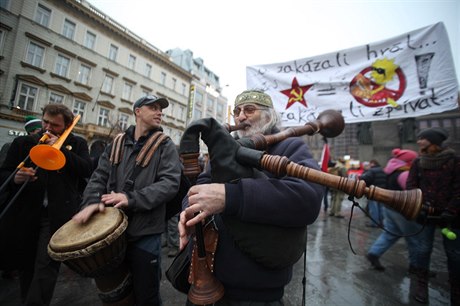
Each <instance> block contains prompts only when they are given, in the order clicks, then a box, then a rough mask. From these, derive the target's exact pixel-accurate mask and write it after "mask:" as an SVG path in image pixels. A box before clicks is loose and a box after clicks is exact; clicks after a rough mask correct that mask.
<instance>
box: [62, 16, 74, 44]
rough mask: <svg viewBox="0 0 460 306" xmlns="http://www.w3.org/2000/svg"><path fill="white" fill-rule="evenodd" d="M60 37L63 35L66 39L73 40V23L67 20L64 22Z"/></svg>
mask: <svg viewBox="0 0 460 306" xmlns="http://www.w3.org/2000/svg"><path fill="white" fill-rule="evenodd" d="M62 35H64V36H65V37H67V38H68V39H72V40H73V36H74V35H75V23H73V22H72V21H70V20H69V19H66V20H64V27H63V28H62Z"/></svg>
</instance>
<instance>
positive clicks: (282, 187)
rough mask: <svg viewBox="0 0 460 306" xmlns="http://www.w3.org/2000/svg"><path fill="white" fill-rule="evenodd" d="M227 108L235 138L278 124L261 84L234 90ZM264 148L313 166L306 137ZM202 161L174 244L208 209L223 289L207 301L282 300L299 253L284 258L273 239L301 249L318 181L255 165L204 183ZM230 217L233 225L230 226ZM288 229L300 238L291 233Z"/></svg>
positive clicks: (319, 194)
mask: <svg viewBox="0 0 460 306" xmlns="http://www.w3.org/2000/svg"><path fill="white" fill-rule="evenodd" d="M233 116H234V118H235V123H236V124H240V123H243V122H245V123H248V126H247V127H246V128H245V129H244V130H240V131H238V132H237V138H240V139H241V140H244V138H247V137H251V136H253V135H255V134H257V133H261V134H264V135H270V134H275V133H277V132H279V124H280V118H279V116H278V114H277V113H276V112H275V110H274V108H273V103H272V100H271V98H270V96H268V95H267V94H265V93H264V92H261V91H258V90H249V91H244V92H242V93H241V94H240V95H238V96H237V98H236V100H235V109H234V111H233ZM210 133H212V131H210ZM208 148H209V145H208ZM219 148H220V149H221V151H224V150H225V144H219ZM210 152H211V149H210ZM267 152H268V154H271V155H280V156H286V157H287V158H289V160H291V161H294V162H296V163H299V164H301V165H304V166H308V167H310V168H314V169H318V168H319V167H318V163H317V161H315V160H314V159H313V158H312V155H311V154H310V152H309V149H308V147H307V145H306V144H305V143H304V142H303V141H302V139H301V138H298V137H291V138H287V139H285V140H282V141H281V142H279V143H276V144H274V145H272V146H270V147H269V148H268V149H267ZM223 153H224V154H225V152H223ZM211 158H215V156H211ZM222 159H225V158H222ZM208 165H209V164H208ZM211 166H212V162H211ZM210 168H211V167H207V170H206V171H205V172H203V173H202V174H201V175H200V176H199V177H198V180H197V185H195V186H193V187H191V188H190V190H189V194H188V198H187V200H188V203H187V206H188V207H186V208H185V210H184V211H182V213H181V215H180V222H179V233H180V247H181V249H182V248H184V247H185V245H186V244H187V243H188V240H189V237H190V234H192V233H193V231H194V226H195V224H197V223H198V222H202V221H203V220H205V219H206V218H208V217H211V216H214V221H215V223H216V228H217V230H218V234H219V238H218V244H217V249H216V251H215V257H214V274H215V276H216V278H217V279H218V280H219V281H220V282H221V283H222V284H223V287H224V289H225V295H224V297H223V298H222V299H221V300H219V301H218V302H216V303H215V304H214V305H283V302H282V298H283V293H284V287H285V286H286V285H287V284H288V283H289V282H290V280H291V277H292V267H293V264H294V263H295V262H296V261H297V260H298V259H299V257H297V256H295V257H292V258H290V259H289V260H286V257H287V252H286V251H287V250H286V248H284V247H281V246H279V247H277V243H278V242H281V243H284V241H290V243H289V247H291V248H292V247H294V248H297V247H300V250H299V251H300V252H296V253H297V254H299V253H300V255H301V254H302V253H303V250H305V243H306V226H307V225H309V224H311V223H313V222H314V221H315V220H316V218H317V216H318V213H319V211H320V207H321V201H322V198H323V193H324V188H323V187H322V186H320V185H317V184H314V183H309V182H306V181H304V180H302V179H298V178H293V177H288V176H283V177H279V176H276V175H274V174H271V173H269V172H268V171H263V173H259V174H258V175H257V177H250V178H240V179H237V180H231V181H230V182H229V183H212V184H211V182H212V178H213V176H214V175H216V173H214V172H213V171H212V170H214V171H216V169H212V170H211V169H210ZM219 174H220V175H222V174H223V173H219ZM227 221H231V222H229V223H226V222H227ZM240 221H241V222H240ZM230 223H231V224H237V225H236V227H240V228H235V227H234V228H230V227H229V225H231V224H230ZM248 224H249V225H251V226H253V230H251V231H241V230H240V229H241V227H245V226H246V225H248ZM232 230H236V231H237V232H243V234H242V235H243V236H246V237H248V236H252V237H254V239H253V240H252V242H251V243H250V244H249V246H248V245H246V246H245V247H242V244H240V241H241V242H242V243H243V242H244V241H245V237H239V238H237V237H236V236H235V235H233V232H232ZM268 231H270V233H268ZM278 233H286V235H285V236H284V235H283V238H282V239H274V238H273V237H274V236H275V235H278ZM289 233H292V235H291V234H289ZM294 233H295V236H296V237H300V239H297V238H296V239H292V238H293V237H294ZM271 234H274V235H271ZM267 240H283V241H270V243H269V244H270V245H269V248H268V249H267V248H266V246H267V243H266V242H267ZM188 304H191V303H190V302H188Z"/></svg>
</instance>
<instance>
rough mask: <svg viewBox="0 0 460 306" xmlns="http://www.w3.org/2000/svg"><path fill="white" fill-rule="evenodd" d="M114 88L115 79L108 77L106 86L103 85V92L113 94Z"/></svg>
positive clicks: (106, 77) (105, 80) (105, 81)
mask: <svg viewBox="0 0 460 306" xmlns="http://www.w3.org/2000/svg"><path fill="white" fill-rule="evenodd" d="M112 87H113V77H112V76H110V75H108V74H107V75H106V76H105V79H104V84H102V91H103V92H106V93H109V94H111V93H112Z"/></svg>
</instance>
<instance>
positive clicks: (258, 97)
mask: <svg viewBox="0 0 460 306" xmlns="http://www.w3.org/2000/svg"><path fill="white" fill-rule="evenodd" d="M245 103H254V104H257V105H262V106H266V107H269V108H273V102H272V98H270V96H269V95H267V94H266V93H264V92H263V91H260V90H245V91H243V92H242V93H240V94H239V95H238V96H236V99H235V106H239V105H241V104H245Z"/></svg>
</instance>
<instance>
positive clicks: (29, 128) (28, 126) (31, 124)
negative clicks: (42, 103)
mask: <svg viewBox="0 0 460 306" xmlns="http://www.w3.org/2000/svg"><path fill="white" fill-rule="evenodd" d="M24 119H25V121H26V123H25V124H24V129H25V130H26V132H27V133H30V132H33V131H35V130H36V129H41V128H42V121H41V120H40V119H37V118H35V117H34V116H26V117H25V118H24Z"/></svg>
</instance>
